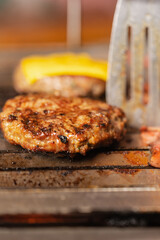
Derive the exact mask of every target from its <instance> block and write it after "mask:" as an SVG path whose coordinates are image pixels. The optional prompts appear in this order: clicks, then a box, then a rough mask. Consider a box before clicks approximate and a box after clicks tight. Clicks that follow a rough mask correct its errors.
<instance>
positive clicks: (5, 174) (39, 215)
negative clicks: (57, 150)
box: [0, 49, 160, 226]
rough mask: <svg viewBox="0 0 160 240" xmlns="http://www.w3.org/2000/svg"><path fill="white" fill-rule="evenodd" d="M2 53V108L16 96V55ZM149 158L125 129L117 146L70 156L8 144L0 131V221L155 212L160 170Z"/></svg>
mask: <svg viewBox="0 0 160 240" xmlns="http://www.w3.org/2000/svg"><path fill="white" fill-rule="evenodd" d="M98 52H99V49H98ZM25 55H27V51H26V53H25ZM2 56H3V59H1V60H0V63H1V66H2V68H1V69H0V77H1V79H4V81H3V83H2V84H1V88H0V107H1V108H2V106H3V105H4V103H5V101H6V100H7V99H8V98H12V97H14V96H15V95H16V94H17V93H16V92H15V91H14V90H13V87H12V84H11V79H12V70H13V68H14V66H15V65H16V63H17V62H18V59H19V58H20V57H21V55H20V54H19V55H18V56H17V53H14V52H12V53H9V54H6V53H5V52H4V53H2ZM8 56H9V57H10V58H9V57H8ZM150 156H151V155H150V150H149V149H148V148H146V147H145V146H143V144H142V143H141V139H140V134H139V131H138V130H136V129H128V134H127V135H126V137H125V138H124V140H123V141H122V142H121V143H120V144H117V145H114V146H112V147H111V148H109V149H99V150H95V151H91V152H90V153H88V154H87V156H85V157H82V156H77V157H76V158H75V159H70V158H69V157H68V156H64V157H60V156H57V155H54V154H47V153H46V154H44V153H43V154H41V153H38V154H37V153H32V152H28V151H26V150H24V149H22V148H21V147H19V146H13V145H11V144H9V143H8V142H7V141H6V140H5V139H4V138H3V135H2V133H0V225H3V224H5V223H7V224H8V223H9V224H13V223H27V224H28V223H29V222H30V224H32V223H37V221H39V223H45V224H47V223H60V224H61V223H64V225H65V224H68V223H71V224H73V223H74V222H75V224H76V223H77V225H85V224H91V225H94V224H95V225H96V224H99V223H98V221H99V222H103V223H104V225H105V223H106V218H107V219H108V220H107V223H108V222H109V224H110V223H113V225H114V223H115V221H112V220H115V218H110V216H111V215H112V213H113V215H114V214H119V213H120V214H122V215H123V214H124V215H123V217H122V218H123V219H124V218H125V219H127V215H125V214H128V213H131V214H152V213H159V212H160V207H159V202H160V191H159V185H160V170H159V169H156V168H152V167H151V166H150V165H149V161H150ZM101 214H102V215H101ZM110 214H111V215H110ZM122 215H121V216H122ZM114 216H115V215H114ZM116 217H117V215H116ZM144 218H145V217H144ZM116 219H117V218H116ZM148 219H151V217H150V215H148ZM157 219H159V218H157ZM101 220H102V221H101ZM117 221H119V220H117ZM131 221H132V216H131ZM122 222H124V221H122ZM158 222H159V220H158ZM111 225H112V224H111ZM115 225H116V224H115ZM119 225H120V224H118V226H119ZM131 225H132V224H131ZM109 226H110V225H109Z"/></svg>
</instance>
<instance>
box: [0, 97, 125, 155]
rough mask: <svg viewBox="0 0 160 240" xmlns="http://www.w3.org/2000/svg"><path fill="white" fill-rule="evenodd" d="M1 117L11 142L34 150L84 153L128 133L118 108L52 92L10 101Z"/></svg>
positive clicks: (123, 116)
mask: <svg viewBox="0 0 160 240" xmlns="http://www.w3.org/2000/svg"><path fill="white" fill-rule="evenodd" d="M0 120H1V128H2V131H3V133H4V136H5V138H6V139H7V140H8V141H9V142H10V143H13V144H19V145H21V146H22V147H23V148H26V149H29V150H32V151H47V152H54V153H59V152H68V153H71V154H74V153H80V154H83V155H85V154H86V152H87V151H88V150H90V149H93V148H97V147H100V146H101V147H102V146H109V145H110V144H112V143H113V142H114V141H115V140H117V141H119V140H120V139H121V138H122V137H123V136H124V134H125V132H126V117H125V115H124V113H123V111H121V110H120V109H119V108H117V107H112V106H110V105H108V104H106V103H104V102H101V101H97V100H92V99H85V98H65V97H55V96H53V95H49V94H30V95H27V96H23V95H21V96H17V97H15V98H13V99H10V100H8V101H7V102H6V104H5V106H4V108H3V112H1V114H0Z"/></svg>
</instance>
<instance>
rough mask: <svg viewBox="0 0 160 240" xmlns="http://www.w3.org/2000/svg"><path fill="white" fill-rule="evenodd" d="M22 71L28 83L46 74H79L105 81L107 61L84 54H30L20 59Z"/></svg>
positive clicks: (46, 75)
mask: <svg viewBox="0 0 160 240" xmlns="http://www.w3.org/2000/svg"><path fill="white" fill-rule="evenodd" d="M21 67H22V72H23V74H24V76H25V78H26V81H27V82H28V83H29V84H33V83H35V82H36V81H38V79H42V78H44V77H48V76H61V75H72V76H73V75H79V76H86V77H94V78H98V79H101V80H104V81H106V78H107V62H106V61H99V60H94V59H92V58H91V57H89V56H88V55H86V54H79V55H76V54H71V53H70V54H57V55H55V54H52V55H47V56H30V57H27V58H24V59H22V61H21Z"/></svg>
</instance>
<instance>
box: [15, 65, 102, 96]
mask: <svg viewBox="0 0 160 240" xmlns="http://www.w3.org/2000/svg"><path fill="white" fill-rule="evenodd" d="M105 84H106V83H105V82H104V81H103V80H101V79H96V78H92V77H85V76H68V75H64V76H54V77H45V78H42V79H39V80H38V81H37V82H35V83H34V84H31V85H30V84H28V83H27V81H26V79H25V76H24V74H23V72H22V70H21V67H20V66H18V67H17V69H16V70H15V73H14V88H15V89H16V91H17V92H19V93H52V94H54V95H55V96H63V97H87V96H88V97H93V98H101V97H103V96H104V93H105Z"/></svg>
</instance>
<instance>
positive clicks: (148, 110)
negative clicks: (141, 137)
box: [107, 0, 160, 127]
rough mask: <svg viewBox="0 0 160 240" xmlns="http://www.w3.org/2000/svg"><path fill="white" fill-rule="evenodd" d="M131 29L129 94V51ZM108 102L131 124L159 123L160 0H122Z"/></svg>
mask: <svg viewBox="0 0 160 240" xmlns="http://www.w3.org/2000/svg"><path fill="white" fill-rule="evenodd" d="M128 28H130V31H131V36H130V39H131V41H130V42H131V63H130V98H129V99H127V96H126V84H127V74H126V65H127V58H126V51H127V49H128V44H127V43H128V40H127V39H128ZM146 29H147V33H148V50H147V52H148V58H149V66H148V84H149V93H148V95H149V100H148V103H147V104H146V105H144V103H143V93H144V54H145V44H146V40H145V36H146V34H145V32H146ZM108 74H109V75H108V81H107V102H108V103H110V104H112V105H116V106H118V107H121V108H122V109H123V110H124V111H125V113H126V114H127V116H128V119H129V123H130V125H132V126H135V127H139V126H141V125H152V126H158V125H159V126H160V0H119V1H118V3H117V7H116V12H115V16H114V21H113V28H112V36H111V43H110V50H109V73H108Z"/></svg>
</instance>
